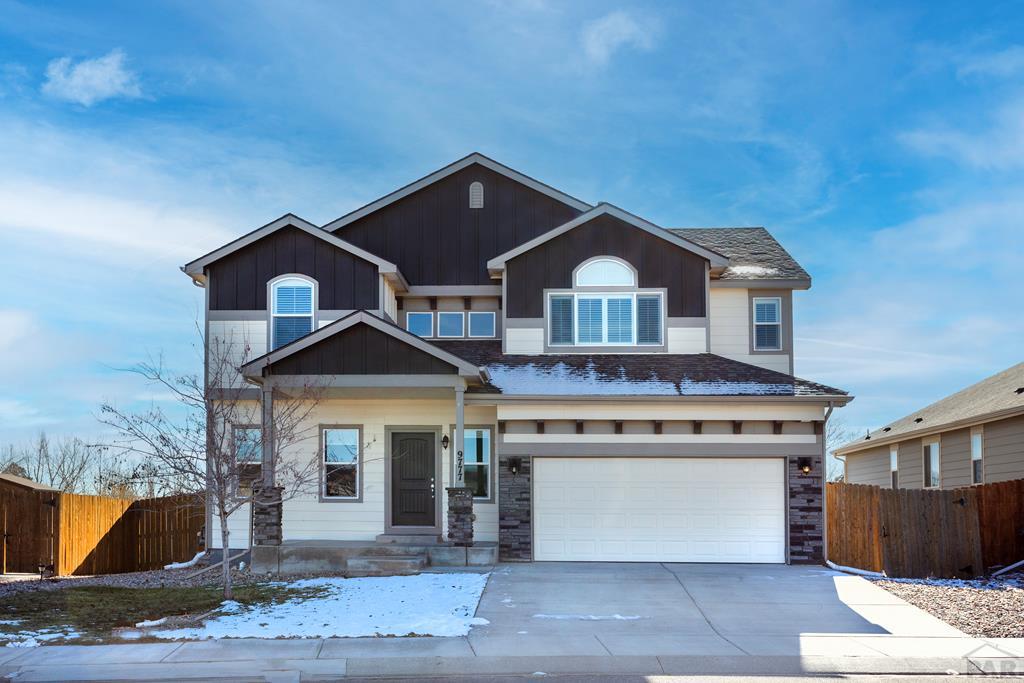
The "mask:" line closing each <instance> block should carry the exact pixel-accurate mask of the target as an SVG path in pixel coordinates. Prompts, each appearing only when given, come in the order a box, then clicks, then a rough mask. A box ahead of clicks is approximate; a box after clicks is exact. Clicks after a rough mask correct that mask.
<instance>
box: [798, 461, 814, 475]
mask: <svg viewBox="0 0 1024 683" xmlns="http://www.w3.org/2000/svg"><path fill="white" fill-rule="evenodd" d="M796 466H797V467H799V468H800V471H801V472H803V473H804V474H810V473H811V459H810V458H799V459H798V460H797V461H796Z"/></svg>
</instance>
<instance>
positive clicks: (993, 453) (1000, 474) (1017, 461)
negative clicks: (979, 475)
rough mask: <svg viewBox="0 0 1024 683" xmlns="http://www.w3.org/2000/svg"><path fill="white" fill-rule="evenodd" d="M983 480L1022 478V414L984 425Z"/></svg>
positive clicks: (1023, 432)
mask: <svg viewBox="0 0 1024 683" xmlns="http://www.w3.org/2000/svg"><path fill="white" fill-rule="evenodd" d="M984 430H985V436H984V437H983V439H984V451H983V452H984V454H985V481H986V482H993V481H1007V480H1009V479H1021V478H1024V415H1019V416H1017V417H1011V418H1009V419H1006V420H998V421H996V422H989V423H988V424H986V425H985V427H984Z"/></svg>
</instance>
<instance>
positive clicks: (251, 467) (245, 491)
mask: <svg viewBox="0 0 1024 683" xmlns="http://www.w3.org/2000/svg"><path fill="white" fill-rule="evenodd" d="M231 437H232V439H233V440H234V449H235V462H236V465H235V467H236V473H237V480H238V482H237V483H238V495H240V496H251V495H252V489H253V484H254V483H256V482H258V481H259V480H260V476H261V474H262V470H263V430H262V428H260V427H259V426H258V425H256V426H253V425H238V426H235V427H234V429H232V433H231Z"/></svg>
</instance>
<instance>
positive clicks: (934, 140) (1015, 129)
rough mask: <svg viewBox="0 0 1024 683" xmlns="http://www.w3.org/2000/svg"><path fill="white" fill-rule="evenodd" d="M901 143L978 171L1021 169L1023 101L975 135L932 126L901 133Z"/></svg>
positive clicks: (1005, 109)
mask: <svg viewBox="0 0 1024 683" xmlns="http://www.w3.org/2000/svg"><path fill="white" fill-rule="evenodd" d="M900 139H901V141H902V142H903V143H904V144H905V145H907V146H908V147H910V148H911V149H913V150H914V151H916V152H918V153H920V154H923V155H925V156H933V157H945V158H949V159H952V160H953V161H956V162H958V163H962V164H964V165H967V166H970V167H973V168H979V169H994V170H1006V169H1013V168H1021V167H1024V99H1020V100H1015V101H1012V102H1009V103H1007V104H1005V105H1003V106H1002V107H1000V108H999V109H998V111H996V113H995V116H994V118H993V120H992V123H991V125H990V126H989V127H988V128H987V129H984V130H981V131H978V132H973V133H972V132H967V131H964V130H960V129H958V128H955V127H949V126H935V127H930V128H921V129H918V130H913V131H910V132H908V133H904V134H903V135H901V136H900Z"/></svg>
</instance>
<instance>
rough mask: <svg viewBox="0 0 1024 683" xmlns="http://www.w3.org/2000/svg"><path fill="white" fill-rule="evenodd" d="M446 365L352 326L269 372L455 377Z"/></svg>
mask: <svg viewBox="0 0 1024 683" xmlns="http://www.w3.org/2000/svg"><path fill="white" fill-rule="evenodd" d="M457 372H458V370H457V369H456V368H455V366H453V365H450V364H449V363H445V362H444V361H443V360H440V359H439V358H436V357H434V356H432V355H430V354H429V353H426V352H425V351H421V350H420V349H417V348H416V347H414V346H411V345H409V344H407V343H405V342H404V341H402V340H400V339H396V338H394V337H392V336H390V335H387V334H384V333H383V332H381V331H380V330H377V329H374V328H372V327H370V326H369V325H365V324H358V325H353V326H352V327H350V328H349V329H347V330H344V331H342V332H339V333H338V334H335V335H333V336H331V337H328V338H327V339H324V340H323V341H321V342H319V343H317V344H314V345H312V346H310V347H308V348H305V349H303V350H301V351H298V352H296V353H293V354H292V355H290V356H288V357H287V358H284V359H282V360H280V361H278V362H277V363H274V365H273V366H272V367H271V368H270V373H269V374H273V375H454V374H456V373H457Z"/></svg>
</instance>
